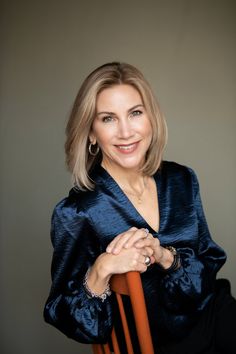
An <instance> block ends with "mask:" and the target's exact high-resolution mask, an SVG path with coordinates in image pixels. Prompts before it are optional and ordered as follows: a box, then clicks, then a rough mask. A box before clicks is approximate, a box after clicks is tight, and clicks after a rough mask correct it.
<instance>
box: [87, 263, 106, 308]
mask: <svg viewBox="0 0 236 354" xmlns="http://www.w3.org/2000/svg"><path fill="white" fill-rule="evenodd" d="M89 272H90V268H89V269H88V270H87V272H86V274H85V277H84V281H83V286H84V289H85V292H86V294H87V296H88V298H90V299H91V298H93V297H95V298H97V299H100V300H102V302H104V301H105V300H106V298H107V297H108V296H110V295H111V289H110V285H109V284H107V286H106V289H105V290H104V291H103V293H102V294H97V293H95V292H94V291H92V290H91V289H90V288H89V286H88V275H89Z"/></svg>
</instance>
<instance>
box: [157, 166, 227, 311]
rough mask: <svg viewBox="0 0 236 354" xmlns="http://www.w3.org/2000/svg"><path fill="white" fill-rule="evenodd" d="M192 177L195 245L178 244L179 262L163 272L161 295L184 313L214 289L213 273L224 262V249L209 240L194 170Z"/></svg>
mask: <svg viewBox="0 0 236 354" xmlns="http://www.w3.org/2000/svg"><path fill="white" fill-rule="evenodd" d="M189 171H190V174H191V179H192V191H193V203H194V212H195V214H196V220H197V224H198V227H197V229H198V239H197V245H196V247H181V248H177V251H178V253H179V254H180V258H181V264H182V266H181V267H180V268H179V269H178V270H176V271H174V272H172V273H170V274H166V275H165V276H163V278H162V280H161V283H160V284H161V289H162V291H161V297H162V302H163V304H164V306H165V307H166V308H168V309H169V310H171V311H172V312H173V313H176V314H178V313H182V314H184V313H185V314H187V313H190V312H192V311H196V310H202V309H203V308H204V307H205V305H206V303H207V302H208V299H209V297H210V296H211V294H212V293H213V290H214V286H215V279H216V274H217V272H218V271H219V269H220V268H221V267H222V265H223V264H224V263H225V260H226V255H225V252H224V251H223V250H222V249H221V248H220V247H219V246H218V245H217V244H216V243H215V242H214V241H213V240H212V238H211V235H210V233H209V230H208V226H207V222H206V219H205V216H204V212H203V208H202V203H201V198H200V192H199V184H198V180H197V177H196V175H195V173H194V172H193V171H192V170H191V169H189Z"/></svg>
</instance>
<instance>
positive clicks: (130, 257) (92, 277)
mask: <svg viewBox="0 0 236 354" xmlns="http://www.w3.org/2000/svg"><path fill="white" fill-rule="evenodd" d="M149 252H150V254H147V250H146V249H145V248H136V247H130V248H128V249H125V248H123V249H121V251H120V252H119V254H116V255H114V254H112V253H106V252H105V253H102V254H101V255H100V256H99V257H98V258H97V259H96V261H95V263H94V264H93V266H92V267H91V269H90V272H89V275H88V280H87V284H88V287H89V288H90V289H91V290H92V291H93V292H95V293H97V294H102V293H103V291H104V290H105V288H106V286H107V283H108V282H109V280H110V277H111V276H112V275H113V274H122V273H127V272H130V271H138V272H140V273H142V272H145V271H146V270H147V265H146V264H145V258H146V256H149V257H150V258H151V262H152V263H153V262H154V258H153V257H151V256H152V254H151V253H152V252H151V251H149Z"/></svg>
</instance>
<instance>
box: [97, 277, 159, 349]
mask: <svg viewBox="0 0 236 354" xmlns="http://www.w3.org/2000/svg"><path fill="white" fill-rule="evenodd" d="M111 289H112V291H113V292H115V295H116V299H117V303H118V307H119V311H120V317H121V322H122V326H123V332H124V338H125V343H126V347H127V353H128V354H136V353H134V349H133V344H132V339H131V335H130V330H129V323H128V321H127V318H126V313H125V308H124V304H123V300H122V295H128V296H129V297H130V302H131V307H132V312H133V317H134V322H135V327H136V332H137V337H138V342H139V347H140V352H141V353H142V354H154V349H153V344H152V338H151V333H150V327H149V322H148V316H147V310H146V304H145V299H144V293H143V287H142V282H141V277H140V274H139V273H138V272H128V273H125V274H116V275H113V276H112V278H111ZM111 342H112V345H113V350H114V353H115V354H122V353H121V351H120V348H119V343H118V340H117V336H116V332H115V329H114V328H113V330H112V334H111ZM93 353H94V354H111V353H112V352H111V350H110V347H109V344H93Z"/></svg>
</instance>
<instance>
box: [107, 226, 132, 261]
mask: <svg viewBox="0 0 236 354" xmlns="http://www.w3.org/2000/svg"><path fill="white" fill-rule="evenodd" d="M136 230H137V228H136V227H132V228H131V229H129V230H128V231H126V232H124V233H122V234H120V235H118V236H116V237H115V238H114V239H113V240H112V242H111V243H110V244H109V245H108V246H107V249H106V251H107V253H113V254H116V255H117V254H119V253H120V251H121V250H122V248H123V247H124V245H125V243H126V242H127V240H128V239H129V238H130V237H131V236H132V234H133V233H134V232H136Z"/></svg>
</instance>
